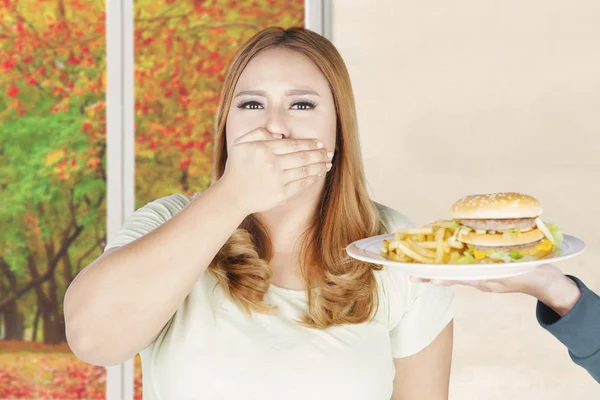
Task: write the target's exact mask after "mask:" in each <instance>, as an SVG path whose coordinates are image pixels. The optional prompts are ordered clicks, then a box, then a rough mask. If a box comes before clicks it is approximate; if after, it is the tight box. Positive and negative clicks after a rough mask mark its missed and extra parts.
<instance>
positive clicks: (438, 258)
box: [435, 228, 446, 264]
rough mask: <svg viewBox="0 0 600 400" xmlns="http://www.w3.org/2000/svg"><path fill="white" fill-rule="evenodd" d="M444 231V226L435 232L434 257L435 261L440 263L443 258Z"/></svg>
mask: <svg viewBox="0 0 600 400" xmlns="http://www.w3.org/2000/svg"><path fill="white" fill-rule="evenodd" d="M445 233H446V228H440V229H438V230H437V232H436V233H435V240H436V242H437V254H436V257H435V262H436V263H437V264H440V263H441V262H442V260H443V258H444V235H445Z"/></svg>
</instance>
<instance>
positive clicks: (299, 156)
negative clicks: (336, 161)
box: [277, 149, 333, 170]
mask: <svg viewBox="0 0 600 400" xmlns="http://www.w3.org/2000/svg"><path fill="white" fill-rule="evenodd" d="M332 156H333V153H331V152H328V151H327V150H324V149H319V150H306V151H298V152H296V153H290V154H282V155H280V156H277V158H278V160H279V165H280V166H281V169H284V170H286V169H292V168H299V167H304V166H306V165H310V164H318V163H329V162H330V161H331V157H332Z"/></svg>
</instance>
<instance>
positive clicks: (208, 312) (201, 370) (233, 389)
mask: <svg viewBox="0 0 600 400" xmlns="http://www.w3.org/2000/svg"><path fill="white" fill-rule="evenodd" d="M193 198H194V196H191V197H190V196H187V195H184V194H175V195H171V196H168V197H164V198H161V199H158V200H155V201H153V202H150V203H148V204H147V205H145V206H144V207H142V208H140V209H138V210H137V211H135V212H134V213H133V214H132V215H131V216H130V217H129V218H128V219H127V221H126V222H125V224H124V225H123V227H122V228H121V229H120V231H119V233H118V235H117V237H116V238H115V239H114V240H113V241H111V242H110V243H109V244H108V245H107V246H106V248H105V250H106V249H109V248H112V247H118V246H124V245H126V244H128V243H130V242H132V241H134V240H135V239H137V238H139V237H141V236H143V235H145V234H146V233H148V232H150V231H151V230H152V229H154V228H156V227H158V226H160V225H161V224H162V223H164V222H165V221H167V220H168V219H169V218H171V217H172V216H174V215H175V214H177V213H178V212H179V211H181V210H182V209H183V208H184V207H185V206H186V205H187V204H189V203H190V201H191V200H193ZM375 205H376V206H377V208H378V209H379V211H380V215H381V218H382V221H383V222H384V224H385V225H386V227H387V228H388V231H389V232H394V231H395V230H396V229H397V228H400V227H406V226H413V225H414V224H413V223H412V222H411V221H410V220H409V219H408V218H407V217H405V216H404V215H402V214H401V213H399V212H397V211H395V210H393V209H391V208H388V207H386V206H383V205H381V204H378V203H375ZM165 268H168V265H165ZM375 275H376V277H377V282H378V290H379V291H380V292H379V293H380V305H379V310H378V312H377V314H376V318H375V319H374V320H373V321H369V322H365V323H362V324H358V325H351V324H348V325H343V326H339V325H338V326H334V327H331V328H328V329H325V330H319V329H310V328H305V327H302V326H300V325H298V324H297V323H296V322H295V320H299V319H300V317H301V315H302V314H303V313H304V312H305V310H306V305H307V303H306V292H304V291H296V290H289V289H284V288H281V287H277V286H274V285H270V288H269V290H268V292H267V294H266V295H265V301H266V302H269V303H272V304H276V305H277V306H278V314H277V315H263V314H258V313H254V314H253V317H252V318H250V317H249V316H248V315H247V314H245V313H244V311H243V310H242V309H241V308H240V307H239V306H237V304H236V303H234V302H233V301H232V300H230V299H228V298H227V297H225V295H224V293H223V291H222V289H221V287H220V286H219V285H218V284H217V280H216V278H215V277H214V276H213V275H212V273H210V272H206V273H205V274H203V276H202V277H201V278H200V279H199V280H198V282H197V283H196V285H195V286H194V287H193V289H192V291H191V292H190V294H189V295H188V296H187V297H186V299H185V300H184V301H183V303H182V304H181V305H180V306H179V308H178V310H177V312H176V313H175V314H174V315H173V317H172V318H171V319H170V320H169V322H168V323H167V324H166V325H165V327H164V328H163V330H162V331H161V333H160V335H159V336H158V338H157V339H156V341H154V342H153V343H151V344H150V345H149V346H148V347H146V348H145V349H143V350H142V351H141V352H140V355H141V358H142V374H143V390H144V399H145V400H175V399H176V400H187V399H206V400H241V399H244V400H259V399H260V400H283V399H285V400H307V399H311V400H320V399H323V400H331V399H344V400H389V399H390V397H391V395H392V391H393V380H394V375H395V368H394V364H393V358H400V357H407V356H410V355H412V354H415V353H417V352H419V351H420V350H422V349H423V348H425V347H426V346H427V345H428V344H429V343H431V342H432V341H433V340H434V339H435V338H436V337H437V335H438V334H439V333H440V332H441V331H442V329H443V328H444V327H445V326H446V325H447V324H448V323H449V322H450V320H451V319H452V317H453V314H454V307H453V305H454V301H453V300H454V293H453V290H452V288H449V287H437V286H433V285H430V284H423V283H413V282H411V281H410V280H409V279H408V276H406V275H405V274H403V273H400V272H398V271H395V270H394V269H393V267H392V268H389V267H384V269H383V270H382V271H375ZM213 289H214V290H213ZM157 296H160V293H157Z"/></svg>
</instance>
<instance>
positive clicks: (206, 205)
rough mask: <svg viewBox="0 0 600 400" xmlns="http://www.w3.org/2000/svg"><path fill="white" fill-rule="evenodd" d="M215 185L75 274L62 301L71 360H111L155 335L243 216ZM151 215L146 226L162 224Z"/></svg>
mask: <svg viewBox="0 0 600 400" xmlns="http://www.w3.org/2000/svg"><path fill="white" fill-rule="evenodd" d="M222 182H223V180H221V181H219V182H217V183H216V184H215V185H213V186H212V187H210V188H209V189H207V190H206V191H204V192H203V193H202V194H200V195H199V196H198V197H197V198H195V199H194V200H193V201H192V202H191V203H189V204H188V205H187V207H185V208H184V209H183V210H181V211H180V212H179V213H177V214H176V215H175V216H173V217H172V218H171V219H169V220H168V221H166V222H164V223H163V224H162V225H160V226H158V227H157V228H156V229H154V230H152V231H151V232H150V233H148V234H146V235H144V236H142V237H140V238H139V239H138V240H135V241H133V242H131V243H130V244H128V245H126V246H123V247H120V248H116V249H110V250H108V251H107V252H106V253H104V254H103V255H102V256H100V257H99V258H98V259H96V260H95V261H94V262H92V263H91V264H90V265H88V266H87V267H86V268H85V269H84V270H83V271H81V272H80V273H79V274H78V275H77V277H76V278H75V280H74V281H73V282H72V283H71V285H70V286H69V288H68V290H67V292H66V293H65V300H64V315H65V322H66V334H67V341H68V343H69V346H70V347H71V350H72V351H73V353H75V355H77V357H79V358H80V359H82V360H84V361H86V362H88V363H91V364H95V365H103V366H108V365H117V364H121V363H122V362H124V361H126V360H128V359H129V358H131V357H132V356H134V355H135V354H136V353H138V352H139V351H140V350H141V349H143V348H145V347H146V346H147V345H149V344H150V343H152V341H154V340H155V339H156V337H157V336H158V334H159V333H160V331H161V330H162V328H163V327H164V326H165V324H166V323H167V322H168V321H169V319H170V318H171V317H172V316H173V314H174V313H175V311H176V310H177V308H178V307H179V305H180V304H181V303H182V301H183V300H184V299H185V297H186V296H187V295H188V294H189V292H190V291H191V289H192V287H193V286H194V284H195V283H196V282H197V281H198V279H199V278H200V276H201V274H202V273H204V272H205V271H206V269H207V268H208V265H209V263H210V262H211V261H212V259H213V258H214V256H215V255H216V254H217V252H218V251H219V249H220V248H221V247H222V246H223V244H224V243H225V242H226V241H227V239H228V238H229V237H230V236H231V235H232V233H233V232H234V231H235V230H236V228H237V227H238V226H239V225H240V223H241V222H242V221H243V219H244V218H245V217H246V215H244V213H243V212H242V211H241V210H240V209H239V208H238V207H236V206H235V205H234V203H233V199H234V192H233V190H232V188H230V187H229V186H228V184H227V183H222ZM154 214H155V215H156V217H155V218H154V219H156V220H158V222H157V221H144V222H145V223H146V225H151V224H158V223H159V222H162V221H160V219H161V216H160V215H159V214H158V213H156V212H154ZM148 218H149V219H152V217H148Z"/></svg>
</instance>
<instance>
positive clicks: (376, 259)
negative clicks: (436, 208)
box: [346, 233, 585, 280]
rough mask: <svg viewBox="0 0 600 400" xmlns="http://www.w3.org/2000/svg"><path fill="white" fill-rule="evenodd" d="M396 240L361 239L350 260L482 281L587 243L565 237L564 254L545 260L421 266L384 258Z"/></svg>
mask: <svg viewBox="0 0 600 400" xmlns="http://www.w3.org/2000/svg"><path fill="white" fill-rule="evenodd" d="M393 238H394V234H393V233H388V234H385V235H379V236H373V237H370V238H366V239H362V240H357V241H356V242H354V243H351V244H350V245H349V246H348V247H346V252H347V253H348V254H349V255H350V257H353V258H356V259H357V260H361V261H365V262H370V263H374V264H384V265H389V266H392V267H394V268H397V269H399V270H400V271H403V272H405V273H407V274H410V275H414V276H416V277H419V278H426V279H446V280H480V279H498V278H507V277H509V276H516V275H521V274H525V273H527V272H530V271H533V270H534V269H535V268H536V267H537V266H538V265H540V264H548V263H555V262H557V261H562V260H566V259H568V258H571V257H575V256H576V255H579V254H581V253H582V252H583V249H584V247H585V243H584V242H583V241H582V240H581V239H578V238H576V237H575V236H571V235H564V241H563V242H562V244H561V251H560V252H555V253H553V254H550V255H549V256H547V257H545V258H543V259H541V260H533V261H524V262H512V263H497V264H417V263H404V262H399V261H392V260H388V259H386V258H385V257H383V256H381V255H380V250H381V248H382V247H383V240H384V239H387V240H391V239H393Z"/></svg>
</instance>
